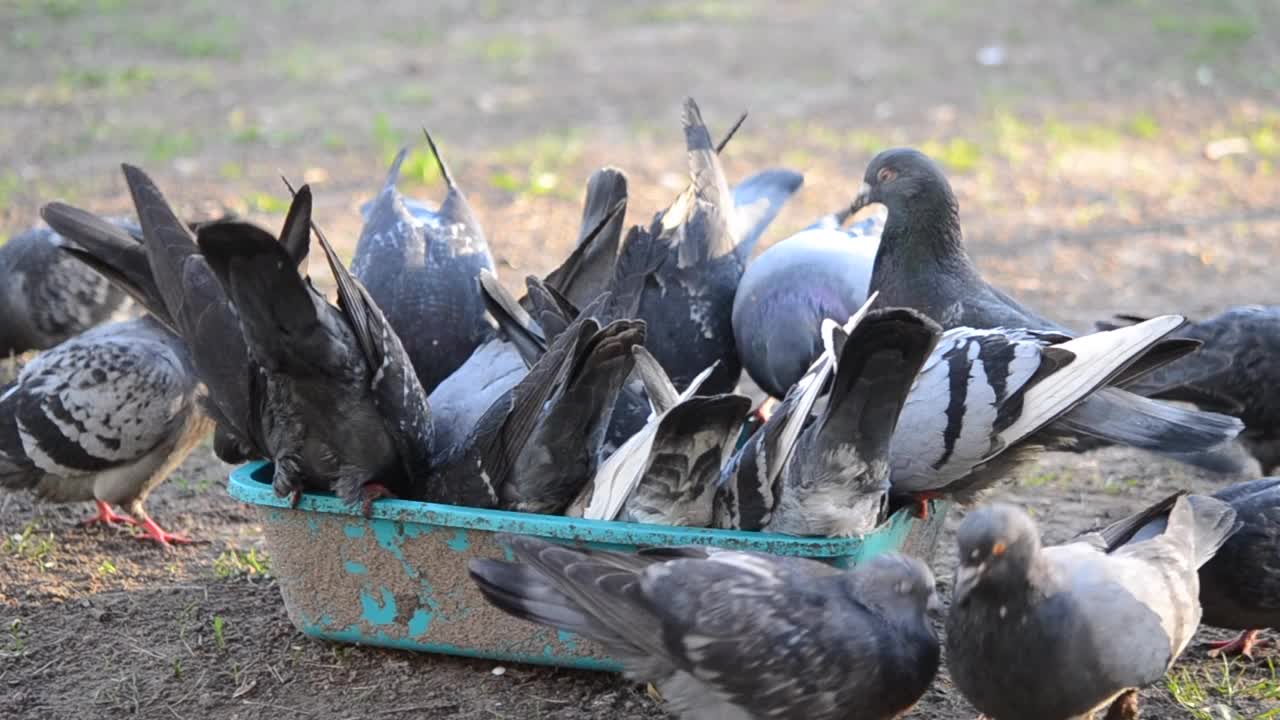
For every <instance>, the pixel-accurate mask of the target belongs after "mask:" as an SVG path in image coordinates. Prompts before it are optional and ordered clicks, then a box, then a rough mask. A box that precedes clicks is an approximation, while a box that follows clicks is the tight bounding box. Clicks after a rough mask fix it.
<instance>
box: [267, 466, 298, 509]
mask: <svg viewBox="0 0 1280 720" xmlns="http://www.w3.org/2000/svg"><path fill="white" fill-rule="evenodd" d="M275 463H276V466H275V470H274V471H272V473H271V489H272V490H275V492H276V496H277V497H287V498H289V507H295V508H296V507H298V503H299V502H301V501H302V478H301V475H300V474H299V472H298V465H299V464H298V462H297V461H295V460H294V459H293V458H292V457H288V456H282V457H278V458H276V460H275Z"/></svg>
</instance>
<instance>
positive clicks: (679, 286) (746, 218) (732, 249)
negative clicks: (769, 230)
mask: <svg viewBox="0 0 1280 720" xmlns="http://www.w3.org/2000/svg"><path fill="white" fill-rule="evenodd" d="M683 121H684V132H685V143H686V146H687V150H688V157H689V174H690V178H691V182H690V185H689V187H688V188H687V189H686V190H685V191H684V192H683V193H681V194H680V196H679V197H678V198H676V200H675V202H674V203H672V205H671V206H670V207H669V208H667V209H666V210H664V211H663V212H661V213H659V214H658V215H657V216H656V217H655V218H654V221H653V223H652V224H651V225H650V227H649V228H648V229H647V230H643V231H641V232H642V233H643V234H644V235H645V236H647V239H648V241H649V242H651V243H655V244H657V245H658V246H659V247H660V248H664V249H665V252H664V253H663V255H664V256H665V257H664V259H663V261H662V264H661V265H660V266H659V267H658V269H657V270H656V272H655V273H654V276H653V278H652V279H651V280H649V282H648V284H647V285H646V287H645V291H644V293H643V294H642V295H641V297H640V304H639V307H638V311H637V317H638V318H640V319H642V320H644V321H645V322H646V323H648V326H649V335H648V342H647V343H646V347H648V348H649V350H650V351H651V352H652V353H653V355H654V357H656V358H657V359H658V361H659V362H660V363H661V364H662V367H664V368H666V370H667V372H668V373H670V375H671V379H672V380H673V381H674V382H675V384H676V387H677V388H680V389H683V388H684V387H685V386H686V385H688V383H689V381H690V380H692V379H693V378H694V376H696V375H697V374H698V373H699V372H701V371H702V370H703V368H707V367H710V366H712V365H716V371H715V373H714V374H713V375H712V377H711V378H710V379H709V380H708V381H707V385H706V386H704V389H703V390H704V392H706V393H708V394H723V393H727V392H732V391H733V389H734V387H735V386H736V385H737V382H738V376H739V375H740V373H741V365H740V363H739V361H738V357H737V353H736V352H735V351H734V347H733V326H732V319H731V318H732V312H733V297H734V294H735V292H736V291H737V288H738V281H739V280H740V279H741V278H742V272H743V270H744V269H745V268H746V265H747V258H748V257H749V256H750V254H751V251H752V248H753V246H754V243H755V241H756V239H758V238H759V237H760V233H761V232H762V231H763V227H764V226H766V225H767V224H768V222H769V221H771V220H772V219H773V217H774V215H776V213H777V208H779V207H781V205H782V204H783V203H784V202H785V201H786V200H787V198H789V197H790V196H791V195H792V194H794V193H795V191H796V190H797V189H798V188H799V187H800V184H801V183H802V182H803V181H804V178H803V176H801V175H799V174H798V173H794V172H791V171H788V170H771V171H767V173H761V174H759V175H757V176H756V177H755V178H753V183H752V185H751V187H750V188H749V189H742V188H740V189H739V192H740V193H741V194H742V195H741V196H742V198H743V200H744V208H745V209H744V210H743V211H742V212H739V210H738V208H737V206H736V203H735V200H734V195H732V194H730V191H729V184H728V181H727V180H726V178H725V174H724V168H723V167H722V166H721V164H720V158H719V155H718V154H717V151H716V147H715V146H714V145H713V144H712V141H711V135H710V133H709V132H708V131H707V126H706V124H705V123H704V122H703V120H702V114H701V112H700V111H699V110H698V106H697V104H696V103H695V102H694V101H693V100H692V99H687V100H685V104H684V115H683ZM629 242H633V241H632V240H629Z"/></svg>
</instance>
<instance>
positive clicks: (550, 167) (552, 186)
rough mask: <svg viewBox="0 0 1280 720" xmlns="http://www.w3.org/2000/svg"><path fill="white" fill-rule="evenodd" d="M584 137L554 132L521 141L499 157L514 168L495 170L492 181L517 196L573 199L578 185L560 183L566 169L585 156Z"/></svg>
mask: <svg viewBox="0 0 1280 720" xmlns="http://www.w3.org/2000/svg"><path fill="white" fill-rule="evenodd" d="M582 148H583V144H582V140H581V138H580V137H579V136H578V134H577V133H574V132H568V133H553V134H547V135H542V136H539V137H537V138H534V139H532V140H529V141H525V142H522V143H518V144H516V145H513V146H511V147H509V148H507V149H505V150H500V151H498V153H497V156H498V158H499V160H500V162H501V163H502V164H503V165H505V166H507V167H508V168H511V169H506V170H501V171H498V172H495V173H494V174H493V175H491V176H490V178H489V184H490V185H492V186H493V187H495V188H497V189H499V190H505V191H507V192H511V193H515V194H517V195H525V194H527V195H536V196H544V195H555V196H557V197H565V198H572V197H576V196H577V192H578V190H577V189H576V188H572V187H568V186H567V184H565V183H562V182H561V176H562V175H563V174H564V172H565V170H567V169H568V168H569V166H571V165H572V164H573V163H574V162H576V161H577V159H578V158H579V157H581V155H582Z"/></svg>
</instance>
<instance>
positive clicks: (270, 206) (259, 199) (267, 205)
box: [245, 192, 289, 213]
mask: <svg viewBox="0 0 1280 720" xmlns="http://www.w3.org/2000/svg"><path fill="white" fill-rule="evenodd" d="M245 203H246V204H247V205H248V206H249V210H251V211H255V212H266V213H283V212H286V211H287V210H288V209H289V201H288V200H286V199H285V198H282V197H280V196H278V195H272V194H271V193H265V192H256V193H253V194H251V195H249V197H247V198H245Z"/></svg>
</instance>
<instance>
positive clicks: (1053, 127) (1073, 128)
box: [1041, 119, 1123, 150]
mask: <svg viewBox="0 0 1280 720" xmlns="http://www.w3.org/2000/svg"><path fill="white" fill-rule="evenodd" d="M1041 133H1042V135H1043V137H1044V138H1045V140H1047V141H1049V143H1050V144H1052V145H1055V146H1057V147H1058V148H1059V149H1091V150H1105V149H1110V148H1114V147H1116V146H1117V145H1119V144H1120V143H1121V141H1122V140H1123V137H1122V136H1121V135H1120V131H1119V130H1116V129H1115V128H1113V127H1110V126H1108V125H1104V124H1101V123H1084V124H1076V123H1066V122H1061V121H1058V120H1053V119H1049V120H1046V121H1045V122H1044V125H1043V127H1042V128H1041Z"/></svg>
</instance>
